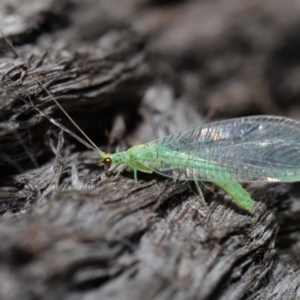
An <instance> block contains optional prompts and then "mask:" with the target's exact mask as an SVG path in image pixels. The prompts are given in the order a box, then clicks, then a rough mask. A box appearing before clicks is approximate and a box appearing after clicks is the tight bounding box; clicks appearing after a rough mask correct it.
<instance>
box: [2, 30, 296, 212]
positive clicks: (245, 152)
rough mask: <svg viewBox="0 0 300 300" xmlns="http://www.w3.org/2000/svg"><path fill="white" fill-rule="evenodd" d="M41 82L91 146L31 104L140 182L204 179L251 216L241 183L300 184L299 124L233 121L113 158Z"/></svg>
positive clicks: (264, 118)
mask: <svg viewBox="0 0 300 300" xmlns="http://www.w3.org/2000/svg"><path fill="white" fill-rule="evenodd" d="M4 38H5V36H4ZM5 40H6V42H7V43H8V44H9V45H10V46H11V47H12V49H14V48H13V46H12V45H11V43H10V42H9V41H8V40H7V39H6V38H5ZM14 51H15V52H16V50H15V49H14ZM16 53H17V52H16ZM19 57H20V55H19ZM28 68H29V67H28ZM37 82H38V83H39V84H40V85H41V87H42V88H43V89H44V91H45V92H46V93H47V94H48V95H49V96H50V98H51V99H52V100H53V101H54V102H55V103H56V105H58V107H59V108H60V109H61V110H62V111H63V113H64V114H65V115H66V116H67V117H68V118H69V119H70V120H71V122H72V123H73V124H74V125H75V126H76V127H77V129H78V130H79V131H80V132H81V133H82V134H83V135H84V137H85V138H86V139H87V141H88V142H89V143H87V142H85V141H84V140H83V139H81V138H80V137H78V136H77V135H76V134H74V133H73V132H71V131H70V130H68V129H67V128H65V127H64V126H62V125H61V124H59V123H58V122H57V121H56V120H54V119H53V118H51V117H50V116H48V115H47V114H45V113H44V112H43V111H41V110H40V109H39V108H37V107H35V106H34V105H33V104H31V103H29V104H30V105H32V107H34V108H35V109H37V110H38V111H39V112H40V113H41V114H42V115H43V116H44V117H46V118H47V119H48V120H50V121H51V122H52V123H54V124H55V125H57V126H59V127H60V128H61V129H63V130H64V131H66V132H68V133H69V134H71V135H72V136H73V137H75V138H76V139H78V140H79V141H80V142H81V143H83V144H84V145H86V146H87V147H88V148H92V149H94V150H95V151H97V152H98V153H99V156H100V157H101V161H100V163H99V165H105V166H110V165H111V164H124V165H127V166H128V167H130V168H131V169H132V170H133V172H134V178H135V180H136V181H137V171H140V172H145V173H153V172H155V173H158V174H160V175H163V176H166V177H171V178H177V179H181V180H193V181H195V183H196V185H197V187H198V181H211V182H213V183H214V184H215V185H217V186H219V187H220V188H222V189H223V190H224V191H225V192H227V193H228V194H229V195H231V196H232V198H233V199H234V200H235V202H236V203H237V204H238V205H239V206H240V207H242V208H243V209H245V210H247V211H248V212H250V213H251V212H252V211H253V208H254V206H255V202H254V201H253V199H252V198H251V196H250V195H249V193H248V192H247V191H246V190H245V189H243V187H242V186H241V184H240V182H280V181H281V182H294V181H300V155H299V150H300V122H299V121H296V120H292V119H289V118H285V117H276V116H252V117H244V118H237V119H230V120H225V121H221V122H214V123H210V124H207V125H203V126H199V127H196V128H193V129H189V130H185V131H182V132H179V133H177V134H172V135H169V136H167V137H165V138H163V139H159V140H156V141H153V142H149V143H147V144H143V145H137V146H133V147H131V148H130V149H128V150H127V151H123V152H119V153H114V154H110V153H105V152H103V151H101V150H100V149H99V148H98V147H97V146H96V145H95V144H94V143H93V141H91V140H90V139H89V138H88V136H87V135H86V134H85V133H84V132H83V131H82V130H81V129H80V128H79V126H78V125H77V124H76V123H75V122H74V121H73V120H72V118H71V117H70V116H69V115H68V113H67V112H66V111H65V110H64V109H63V108H62V106H61V105H60V104H59V103H58V101H57V100H56V99H55V98H54V96H53V95H52V94H51V93H50V92H49V91H48V89H47V88H46V87H45V86H44V85H43V84H42V82H41V80H40V79H39V78H38V77H37Z"/></svg>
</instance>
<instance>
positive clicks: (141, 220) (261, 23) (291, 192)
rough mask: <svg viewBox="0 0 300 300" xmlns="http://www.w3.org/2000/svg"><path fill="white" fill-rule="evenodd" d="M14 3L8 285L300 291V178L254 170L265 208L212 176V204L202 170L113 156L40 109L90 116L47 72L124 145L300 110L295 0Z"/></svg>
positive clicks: (183, 295) (86, 293)
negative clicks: (178, 170) (268, 180)
mask: <svg viewBox="0 0 300 300" xmlns="http://www.w3.org/2000/svg"><path fill="white" fill-rule="evenodd" d="M269 2H270V3H269ZM0 9H1V14H2V18H1V19H0V29H1V30H2V31H3V33H4V37H3V36H2V37H1V38H0V49H1V51H0V72H1V81H0V97H1V100H0V118H1V126H0V164H1V171H0V212H1V217H0V220H1V223H0V239H1V243H0V278H1V280H0V299H18V300H19V299H24V300H25V299H49V300H50V299H70V300H71V299H72V300H77V299H78V300H79V299H86V300H90V299H131V300H132V299H145V300H146V299H172V300H173V299H178V300H179V299H210V300H212V299H218V300H223V299H224V300H225V299H272V300H274V299H278V300H279V299H280V300H281V299H298V298H299V297H300V290H299V286H300V263H299V262H300V259H299V258H300V256H299V253H300V225H299V224H300V222H299V220H300V205H299V203H300V202H299V196H300V193H299V185H297V184H268V185H267V184H253V183H252V184H250V183H249V184H247V185H245V188H246V189H247V190H248V191H249V192H250V194H251V195H252V198H253V199H254V200H255V201H256V207H255V211H254V213H253V214H252V215H251V214H248V213H246V212H245V211H243V210H241V209H240V208H239V207H237V206H236V205H235V204H234V202H233V201H232V199H231V198H230V197H229V196H227V195H225V194H224V193H223V192H222V191H220V190H219V189H217V188H216V187H214V186H213V185H211V184H210V183H205V186H203V192H204V197H205V201H206V205H207V208H206V207H204V205H203V203H202V202H200V201H199V196H198V195H197V193H196V189H195V188H194V186H193V184H188V183H186V182H174V181H172V180H169V179H165V178H162V177H160V176H158V175H155V174H154V175H152V174H141V173H139V174H138V175H139V181H138V183H135V181H134V180H133V173H132V172H130V171H129V170H127V169H126V168H124V169H123V171H122V172H121V174H120V175H119V176H118V177H115V175H116V174H117V172H118V171H119V170H120V169H118V168H110V169H109V170H108V172H105V170H104V169H103V167H97V163H98V161H99V155H98V153H96V151H90V150H86V149H85V148H84V147H83V146H82V145H80V144H79V143H78V142H77V141H76V140H75V139H74V138H72V137H70V136H69V135H67V134H63V133H62V132H60V130H59V129H58V128H57V127H56V126H55V125H54V124H53V123H51V122H50V121H49V120H48V119H47V118H45V117H44V116H43V115H42V114H41V113H40V111H39V110H41V111H43V112H44V113H46V114H47V115H49V116H50V117H51V118H53V119H55V120H59V122H61V123H62V124H63V125H64V126H66V127H68V128H71V130H72V131H76V128H74V127H73V126H72V125H70V123H69V122H68V120H67V118H66V116H64V115H63V114H62V112H61V111H60V110H59V109H58V107H57V105H56V104H55V103H54V102H53V100H52V99H51V97H50V96H49V94H48V93H47V92H46V91H45V89H44V88H43V86H45V87H46V88H47V89H48V90H49V92H50V93H51V95H53V96H54V97H55V99H57V100H58V101H59V103H60V104H61V105H62V106H63V107H64V109H65V110H66V111H67V112H68V113H70V114H71V116H72V117H73V118H74V119H75V121H76V122H77V123H78V124H79V125H80V127H82V128H83V130H84V131H85V132H86V133H87V134H88V136H89V137H91V139H92V140H93V141H94V142H95V143H96V144H97V145H99V147H100V148H101V149H103V150H105V151H112V152H114V151H118V150H120V149H121V150H123V149H124V150H125V149H127V147H129V146H132V145H137V144H141V143H144V142H147V141H151V140H154V139H157V138H161V137H164V136H166V135H167V134H170V133H175V132H178V131H181V130H183V129H186V128H191V127H193V126H198V125H201V124H204V123H205V122H206V121H211V120H215V119H224V118H229V117H236V116H242V115H252V114H281V115H287V116H291V117H294V118H297V117H299V111H300V110H299V101H298V97H299V94H300V80H299V79H300V78H299V74H300V73H299V70H300V64H299V62H300V59H299V58H300V56H299V53H300V52H299V48H300V46H299V45H300V43H299V41H300V36H299V32H298V28H299V27H298V26H299V20H300V11H299V9H298V4H297V1H296V0H288V1H272V2H271V1H262V0H256V1H249V2H245V3H244V1H242V2H241V1H239V0H227V1H221V0H218V1H161V2H160V1H136V0H129V1H117V0H107V1H100V2H99V1H93V0H89V1H85V2H84V3H83V2H82V3H80V2H79V3H77V2H74V3H73V2H69V1H54V0H53V1H50V0H49V1H48V2H46V1H43V2H33V3H32V4H31V5H30V4H28V3H25V2H22V1H19V0H14V1H9V2H7V3H3V4H1V8H0ZM6 38H7V39H8V40H9V42H8V41H7V40H6ZM10 42H11V43H12V45H13V47H14V49H12V47H11V46H10ZM41 83H42V85H43V86H41ZM37 108H38V109H37Z"/></svg>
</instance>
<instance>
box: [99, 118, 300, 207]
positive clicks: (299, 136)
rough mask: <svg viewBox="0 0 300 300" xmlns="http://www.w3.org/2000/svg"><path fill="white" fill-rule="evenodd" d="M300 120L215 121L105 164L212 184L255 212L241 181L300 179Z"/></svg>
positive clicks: (118, 155) (116, 155)
mask: <svg viewBox="0 0 300 300" xmlns="http://www.w3.org/2000/svg"><path fill="white" fill-rule="evenodd" d="M299 150H300V122H299V121H296V120H293V119H289V118H285V117H279V116H266V115H262V116H251V117H243V118H236V119H230V120H225V121H221V122H214V123H210V124H206V125H203V126H199V127H196V128H192V129H189V130H185V131H182V132H179V133H177V134H172V135H169V136H167V137H165V138H163V139H159V140H156V141H153V142H149V143H147V144H143V145H137V146H133V147H132V148H130V149H128V150H127V151H124V152H119V153H114V154H108V153H105V152H102V151H100V150H99V155H100V156H101V158H102V161H101V162H100V164H104V165H107V166H109V165H110V164H125V165H127V166H128V167H130V168H131V169H132V170H133V171H134V177H135V180H137V171H141V172H145V173H152V172H155V173H158V174H161V175H163V176H166V177H172V178H178V179H181V180H194V181H211V182H213V183H214V184H216V185H217V186H219V187H221V188H222V189H223V190H224V191H226V192H227V193H228V194H229V195H231V196H232V198H233V199H234V200H235V201H236V203H237V204H238V205H239V206H241V207H242V208H244V209H245V210H247V211H249V212H252V211H253V208H254V205H255V202H254V201H253V200H252V198H251V196H250V195H249V193H248V192H247V191H246V190H244V189H243V187H242V186H241V185H240V182H280V181H281V182H293V181H300V155H299Z"/></svg>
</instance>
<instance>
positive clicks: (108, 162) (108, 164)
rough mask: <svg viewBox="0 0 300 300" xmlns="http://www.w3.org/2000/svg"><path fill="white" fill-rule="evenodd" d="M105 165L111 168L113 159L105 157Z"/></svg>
mask: <svg viewBox="0 0 300 300" xmlns="http://www.w3.org/2000/svg"><path fill="white" fill-rule="evenodd" d="M102 162H103V164H104V165H105V166H110V165H111V163H112V160H111V158H110V157H105V158H103V161H102Z"/></svg>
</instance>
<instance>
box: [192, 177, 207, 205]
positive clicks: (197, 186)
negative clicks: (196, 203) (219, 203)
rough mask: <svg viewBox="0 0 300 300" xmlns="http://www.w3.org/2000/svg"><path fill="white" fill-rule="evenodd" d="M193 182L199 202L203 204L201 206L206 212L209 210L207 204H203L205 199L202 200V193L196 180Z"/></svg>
mask: <svg viewBox="0 0 300 300" xmlns="http://www.w3.org/2000/svg"><path fill="white" fill-rule="evenodd" d="M194 182H195V185H196V188H197V191H198V194H199V196H200V201H201V203H202V204H203V206H204V207H205V209H206V210H207V211H208V210H209V208H208V206H207V204H206V202H205V199H204V196H203V193H202V189H201V187H200V184H199V182H198V180H196V179H195V180H194Z"/></svg>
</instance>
